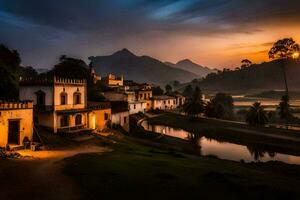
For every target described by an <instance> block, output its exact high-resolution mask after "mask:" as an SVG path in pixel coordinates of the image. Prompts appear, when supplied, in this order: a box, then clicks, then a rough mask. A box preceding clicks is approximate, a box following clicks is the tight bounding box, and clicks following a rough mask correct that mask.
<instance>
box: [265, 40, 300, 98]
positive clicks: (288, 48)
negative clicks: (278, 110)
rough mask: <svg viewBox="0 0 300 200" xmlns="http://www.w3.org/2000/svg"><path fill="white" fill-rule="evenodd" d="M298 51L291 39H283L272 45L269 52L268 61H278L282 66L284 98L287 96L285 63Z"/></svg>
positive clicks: (298, 48) (299, 48)
mask: <svg viewBox="0 0 300 200" xmlns="http://www.w3.org/2000/svg"><path fill="white" fill-rule="evenodd" d="M299 51H300V47H299V45H298V44H297V43H296V42H295V41H294V40H293V38H284V39H282V40H278V41H277V42H275V43H274V44H273V47H272V48H271V49H270V51H269V58H270V59H279V60H280V62H281V66H282V71H283V77H284V83H285V91H286V96H289V90H288V84H287V77H286V70H285V61H286V60H287V59H290V58H292V57H293V54H294V53H298V52H299Z"/></svg>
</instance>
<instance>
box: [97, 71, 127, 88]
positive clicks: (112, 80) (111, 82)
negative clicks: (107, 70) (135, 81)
mask: <svg viewBox="0 0 300 200" xmlns="http://www.w3.org/2000/svg"><path fill="white" fill-rule="evenodd" d="M102 80H103V82H104V83H105V84H106V85H107V86H108V87H119V86H123V85H124V78H123V76H121V77H117V76H115V75H114V74H108V75H107V76H106V77H103V78H102Z"/></svg>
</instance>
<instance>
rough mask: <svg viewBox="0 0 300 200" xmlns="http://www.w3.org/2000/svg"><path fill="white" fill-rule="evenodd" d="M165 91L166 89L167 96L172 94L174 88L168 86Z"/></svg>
mask: <svg viewBox="0 0 300 200" xmlns="http://www.w3.org/2000/svg"><path fill="white" fill-rule="evenodd" d="M165 89H166V94H171V93H172V90H173V88H172V86H171V85H169V84H167V85H166V87H165Z"/></svg>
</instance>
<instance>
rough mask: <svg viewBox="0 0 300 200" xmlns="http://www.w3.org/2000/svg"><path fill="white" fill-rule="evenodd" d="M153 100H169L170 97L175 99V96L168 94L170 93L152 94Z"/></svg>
mask: <svg viewBox="0 0 300 200" xmlns="http://www.w3.org/2000/svg"><path fill="white" fill-rule="evenodd" d="M151 99H153V100H168V99H175V97H173V96H168V95H159V96H152V98H151Z"/></svg>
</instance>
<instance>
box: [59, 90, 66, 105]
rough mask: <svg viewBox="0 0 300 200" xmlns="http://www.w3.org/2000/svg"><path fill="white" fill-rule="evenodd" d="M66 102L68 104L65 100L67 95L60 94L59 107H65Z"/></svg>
mask: <svg viewBox="0 0 300 200" xmlns="http://www.w3.org/2000/svg"><path fill="white" fill-rule="evenodd" d="M67 102H68V100H67V93H65V92H62V93H61V94H60V105H66V104H67Z"/></svg>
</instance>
